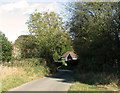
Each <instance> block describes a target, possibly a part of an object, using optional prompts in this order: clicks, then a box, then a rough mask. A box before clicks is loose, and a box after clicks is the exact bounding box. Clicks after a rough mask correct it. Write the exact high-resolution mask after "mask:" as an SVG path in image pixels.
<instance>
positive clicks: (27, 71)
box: [2, 58, 50, 91]
mask: <svg viewBox="0 0 120 93" xmlns="http://www.w3.org/2000/svg"><path fill="white" fill-rule="evenodd" d="M49 73H50V69H49V67H47V66H46V65H45V64H43V59H35V58H33V59H21V60H12V61H11V62H9V63H4V64H2V91H7V90H8V89H11V88H14V87H16V86H19V85H21V84H23V83H25V82H28V81H31V80H34V79H38V78H41V77H44V76H45V75H49Z"/></svg>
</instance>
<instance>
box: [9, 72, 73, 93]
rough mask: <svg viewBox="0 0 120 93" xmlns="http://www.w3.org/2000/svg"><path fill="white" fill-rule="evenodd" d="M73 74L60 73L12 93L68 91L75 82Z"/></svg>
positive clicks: (14, 89)
mask: <svg viewBox="0 0 120 93" xmlns="http://www.w3.org/2000/svg"><path fill="white" fill-rule="evenodd" d="M72 76H73V75H72V72H69V71H59V72H58V73H56V74H55V75H53V76H48V77H44V78H42V79H37V80H33V81H31V82H28V83H25V84H23V85H21V86H19V87H16V88H13V89H11V90H9V93H10V91H68V89H69V87H70V85H71V83H72V82H73V77H72Z"/></svg>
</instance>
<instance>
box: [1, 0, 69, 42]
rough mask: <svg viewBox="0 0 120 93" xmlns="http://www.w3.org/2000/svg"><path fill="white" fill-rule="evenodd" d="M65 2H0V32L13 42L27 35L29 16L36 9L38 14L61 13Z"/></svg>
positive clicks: (11, 0) (46, 0)
mask: <svg viewBox="0 0 120 93" xmlns="http://www.w3.org/2000/svg"><path fill="white" fill-rule="evenodd" d="M66 1H67V0H0V31H2V32H3V33H4V34H5V35H6V37H7V38H8V40H9V41H12V42H14V41H15V40H16V39H17V38H18V36H20V35H24V34H28V29H27V25H26V24H25V23H26V21H27V20H28V18H29V14H31V13H33V12H34V11H35V10H36V9H37V11H39V12H46V11H54V12H56V13H61V11H63V6H62V4H64V2H66Z"/></svg>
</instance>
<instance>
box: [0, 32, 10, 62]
mask: <svg viewBox="0 0 120 93" xmlns="http://www.w3.org/2000/svg"><path fill="white" fill-rule="evenodd" d="M0 43H1V44H2V45H0V47H1V49H0V51H1V50H2V51H1V52H2V53H1V55H2V61H3V62H5V61H10V59H11V58H12V44H11V42H9V41H8V39H7V38H6V37H5V34H3V33H2V32H1V31H0Z"/></svg>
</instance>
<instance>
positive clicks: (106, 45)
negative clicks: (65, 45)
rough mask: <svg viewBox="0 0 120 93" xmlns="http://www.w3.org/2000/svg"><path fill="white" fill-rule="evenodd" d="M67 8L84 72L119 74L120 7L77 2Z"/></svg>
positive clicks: (69, 22)
mask: <svg viewBox="0 0 120 93" xmlns="http://www.w3.org/2000/svg"><path fill="white" fill-rule="evenodd" d="M67 9H68V11H69V12H70V13H71V15H72V16H71V18H70V19H69V21H68V27H69V28H70V34H71V36H72V37H73V39H74V42H73V45H74V50H75V51H76V53H77V54H78V55H79V58H80V62H81V63H80V64H81V68H80V69H81V70H84V69H85V70H86V71H88V69H89V71H103V72H104V71H108V72H110V71H113V70H114V71H115V72H117V71H116V70H117V69H118V65H119V64H120V59H119V57H120V52H119V51H120V48H119V47H120V41H119V38H118V33H120V4H119V3H117V2H116V3H113V2H112V3H111V2H98V3H97V2H74V3H70V4H69V7H68V8H67ZM119 66H120V65H119Z"/></svg>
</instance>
